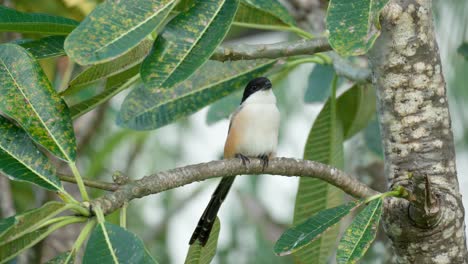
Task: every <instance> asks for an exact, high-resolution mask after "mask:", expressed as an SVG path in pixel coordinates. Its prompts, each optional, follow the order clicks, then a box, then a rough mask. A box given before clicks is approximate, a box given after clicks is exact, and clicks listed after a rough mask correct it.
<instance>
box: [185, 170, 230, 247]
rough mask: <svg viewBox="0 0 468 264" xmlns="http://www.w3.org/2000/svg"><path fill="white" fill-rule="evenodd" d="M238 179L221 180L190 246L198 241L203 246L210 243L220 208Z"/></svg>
mask: <svg viewBox="0 0 468 264" xmlns="http://www.w3.org/2000/svg"><path fill="white" fill-rule="evenodd" d="M235 178H236V177H226V178H223V179H221V181H220V182H219V185H218V187H217V188H216V190H215V191H214V193H213V195H212V196H211V200H210V202H209V203H208V206H207V207H206V208H205V211H204V212H203V214H202V216H201V218H200V220H199V221H198V225H197V228H195V231H194V232H193V234H192V238H190V242H189V244H190V245H192V244H193V243H194V242H195V241H196V240H197V239H198V240H199V241H200V243H201V245H202V246H204V245H205V244H206V242H207V241H208V237H209V236H210V232H211V229H212V228H213V225H214V222H215V220H216V215H217V214H218V211H219V208H220V207H221V204H222V203H223V201H224V199H225V198H226V196H227V194H228V193H229V189H231V186H232V183H233V182H234V179H235Z"/></svg>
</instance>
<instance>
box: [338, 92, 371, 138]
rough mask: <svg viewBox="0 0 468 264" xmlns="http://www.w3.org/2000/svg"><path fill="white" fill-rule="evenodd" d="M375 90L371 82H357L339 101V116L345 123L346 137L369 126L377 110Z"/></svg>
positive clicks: (344, 131)
mask: <svg viewBox="0 0 468 264" xmlns="http://www.w3.org/2000/svg"><path fill="white" fill-rule="evenodd" d="M376 101H377V99H376V97H375V90H374V88H373V87H372V85H370V84H355V85H354V86H353V87H351V88H350V89H349V90H348V91H346V92H345V93H343V94H342V95H341V96H340V97H339V98H338V102H337V106H338V109H337V111H338V118H339V120H340V121H341V123H342V125H343V133H344V139H345V140H346V139H349V138H351V137H352V136H354V135H355V134H356V133H357V132H359V131H361V130H363V129H364V128H366V127H367V124H368V123H369V121H370V120H371V119H372V117H373V116H374V115H375V111H376Z"/></svg>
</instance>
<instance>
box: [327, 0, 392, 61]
mask: <svg viewBox="0 0 468 264" xmlns="http://www.w3.org/2000/svg"><path fill="white" fill-rule="evenodd" d="M387 2H388V0H362V1H349V0H330V3H329V4H328V13H327V18H326V19H327V29H328V31H329V32H330V37H329V38H328V41H329V42H330V45H331V46H332V48H333V49H334V50H335V51H336V52H338V53H339V54H340V55H342V56H354V55H361V54H364V53H366V52H367V51H368V50H369V49H370V48H371V47H372V45H373V44H374V42H375V40H376V39H377V37H378V36H379V34H380V24H379V14H380V11H381V10H382V9H383V8H384V6H385V5H386V4H387Z"/></svg>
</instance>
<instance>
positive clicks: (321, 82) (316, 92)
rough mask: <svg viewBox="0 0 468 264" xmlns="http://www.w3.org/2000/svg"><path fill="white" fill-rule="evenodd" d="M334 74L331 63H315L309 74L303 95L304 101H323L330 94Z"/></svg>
mask: <svg viewBox="0 0 468 264" xmlns="http://www.w3.org/2000/svg"><path fill="white" fill-rule="evenodd" d="M334 75H335V69H334V68H333V66H332V65H322V64H315V66H314V69H313V70H312V72H311V73H310V75H309V83H308V85H307V90H306V93H305V95H304V102H306V103H316V102H323V101H325V99H326V98H328V97H329V96H330V91H331V89H330V85H331V83H332V80H333V76H334Z"/></svg>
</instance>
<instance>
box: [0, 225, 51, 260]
mask: <svg viewBox="0 0 468 264" xmlns="http://www.w3.org/2000/svg"><path fill="white" fill-rule="evenodd" d="M47 231H48V228H47V227H44V228H41V229H38V230H36V231H33V232H30V233H27V234H26V235H24V236H22V237H20V238H18V239H16V240H13V241H10V242H8V243H5V244H3V245H1V246H0V264H3V263H6V262H7V261H9V260H10V259H12V258H14V257H15V256H17V255H18V254H20V253H21V252H23V251H24V250H26V249H27V248H29V247H31V246H33V245H35V244H36V243H38V242H39V241H41V240H42V239H44V238H45V237H46V236H47V234H48V232H47Z"/></svg>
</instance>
